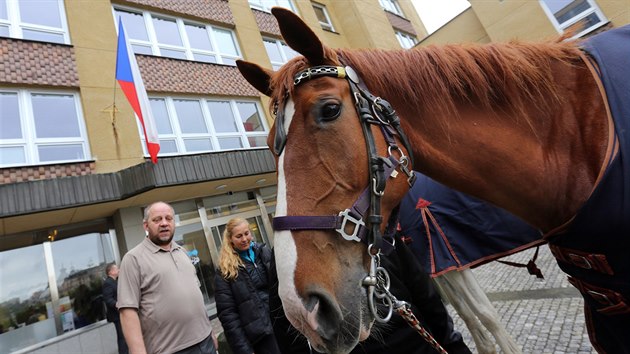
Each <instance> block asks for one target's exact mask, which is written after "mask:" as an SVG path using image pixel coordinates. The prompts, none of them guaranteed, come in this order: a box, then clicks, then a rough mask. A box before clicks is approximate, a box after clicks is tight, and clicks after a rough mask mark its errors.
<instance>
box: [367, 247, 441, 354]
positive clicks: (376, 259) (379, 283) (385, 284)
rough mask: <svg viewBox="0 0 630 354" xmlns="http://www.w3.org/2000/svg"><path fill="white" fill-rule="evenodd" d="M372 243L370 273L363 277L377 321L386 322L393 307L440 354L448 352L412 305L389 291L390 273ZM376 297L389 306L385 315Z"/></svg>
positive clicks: (369, 303)
mask: <svg viewBox="0 0 630 354" xmlns="http://www.w3.org/2000/svg"><path fill="white" fill-rule="evenodd" d="M371 248H372V245H370V246H369V247H368V254H369V255H370V257H371V261H370V273H369V274H368V276H367V277H365V279H363V285H364V286H366V287H367V289H368V306H369V308H370V310H371V311H372V315H374V318H375V319H376V321H377V322H381V323H386V322H387V321H389V319H390V318H391V316H392V309H393V310H396V312H397V313H398V314H399V315H400V316H401V317H402V318H404V319H405V321H407V324H409V326H411V328H413V329H415V330H416V332H418V333H419V334H420V336H421V337H422V338H423V339H424V340H426V341H427V342H428V343H429V344H430V345H431V346H432V347H433V349H435V350H437V352H438V353H440V354H448V352H447V351H446V350H445V349H444V348H442V346H441V345H440V343H438V342H437V341H436V340H435V338H433V336H432V335H431V333H429V332H428V331H427V330H426V329H424V327H422V325H421V324H420V321H418V319H417V318H416V316H415V315H414V314H413V312H411V306H410V305H409V304H408V303H407V302H405V301H400V300H398V299H397V298H396V296H394V294H392V293H391V292H390V291H389V285H390V279H389V273H387V270H385V268H383V267H381V265H380V263H381V262H380V255H379V253H376V254H372V252H370V251H371ZM376 299H378V300H380V301H381V302H382V303H383V304H384V305H385V306H386V307H387V308H388V313H387V315H386V316H385V317H381V315H380V314H379V313H378V311H377V308H376Z"/></svg>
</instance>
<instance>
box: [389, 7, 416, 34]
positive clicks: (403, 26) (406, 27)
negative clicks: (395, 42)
mask: <svg viewBox="0 0 630 354" xmlns="http://www.w3.org/2000/svg"><path fill="white" fill-rule="evenodd" d="M385 14H386V15H387V19H388V20H389V23H391V24H392V27H394V28H396V29H399V30H401V31H403V32H407V33H409V34H413V35H414V36H417V35H418V34H417V33H416V30H415V29H414V28H413V25H412V24H411V21H409V20H407V19H406V18H403V17H400V16H398V15H396V14H393V13H391V12H389V11H385Z"/></svg>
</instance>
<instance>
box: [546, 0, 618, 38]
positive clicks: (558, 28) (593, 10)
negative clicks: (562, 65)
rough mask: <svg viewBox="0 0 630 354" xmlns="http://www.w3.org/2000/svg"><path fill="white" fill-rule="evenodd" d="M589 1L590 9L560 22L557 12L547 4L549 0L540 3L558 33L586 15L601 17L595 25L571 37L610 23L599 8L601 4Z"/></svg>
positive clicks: (576, 36) (587, 0)
mask: <svg viewBox="0 0 630 354" xmlns="http://www.w3.org/2000/svg"><path fill="white" fill-rule="evenodd" d="M584 1H586V2H587V3H588V5H589V9H588V10H584V11H582V12H581V13H579V14H577V15H575V16H573V17H571V18H570V19H569V20H567V21H565V22H563V23H560V22H559V21H558V19H557V18H556V16H555V14H554V13H553V12H552V10H551V9H550V8H549V6H548V5H547V0H538V2H539V3H540V6H541V7H542V9H543V11H544V12H545V14H546V15H547V17H548V18H549V19H550V20H551V23H552V24H553V26H554V28H555V29H556V31H558V33H564V31H565V30H567V29H568V28H570V27H571V26H573V25H574V24H576V23H578V22H579V21H581V20H583V19H585V18H586V17H588V16H589V15H591V14H593V13H594V14H596V15H597V16H598V17H599V18H600V20H601V21H600V22H598V23H596V24H594V25H593V26H590V27H587V28H584V29H583V30H581V31H580V32H578V33H576V34H575V35H573V36H572V37H571V38H579V37H581V36H583V35H585V34H587V33H589V32H591V31H593V30H595V29H597V28H599V27H601V26H603V25H605V24H606V23H608V20H607V19H606V16H605V15H604V13H603V12H602V10H601V9H600V8H599V6H598V5H597V3H596V2H595V1H594V0H584Z"/></svg>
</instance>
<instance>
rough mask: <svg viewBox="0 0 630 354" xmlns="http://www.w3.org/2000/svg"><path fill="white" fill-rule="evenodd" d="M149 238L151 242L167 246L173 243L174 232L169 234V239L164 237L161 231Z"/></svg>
mask: <svg viewBox="0 0 630 354" xmlns="http://www.w3.org/2000/svg"><path fill="white" fill-rule="evenodd" d="M149 239H150V240H151V242H153V243H155V244H156V245H158V246H165V245H168V244H169V243H171V240H173V233H171V234H170V236H168V239H163V238H162V237H160V234H159V233H158V234H157V235H154V236H149Z"/></svg>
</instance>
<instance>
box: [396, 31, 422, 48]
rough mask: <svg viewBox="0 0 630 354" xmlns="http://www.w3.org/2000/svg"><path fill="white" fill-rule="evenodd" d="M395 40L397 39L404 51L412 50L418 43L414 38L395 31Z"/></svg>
mask: <svg viewBox="0 0 630 354" xmlns="http://www.w3.org/2000/svg"><path fill="white" fill-rule="evenodd" d="M396 38H398V42H399V43H400V46H401V47H403V48H405V49H409V48H413V46H415V45H416V44H417V43H418V40H417V39H416V37H415V36H413V35H411V34H408V33H405V32H400V31H396Z"/></svg>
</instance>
